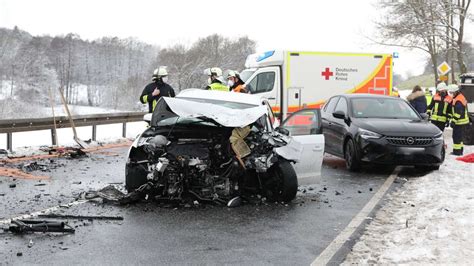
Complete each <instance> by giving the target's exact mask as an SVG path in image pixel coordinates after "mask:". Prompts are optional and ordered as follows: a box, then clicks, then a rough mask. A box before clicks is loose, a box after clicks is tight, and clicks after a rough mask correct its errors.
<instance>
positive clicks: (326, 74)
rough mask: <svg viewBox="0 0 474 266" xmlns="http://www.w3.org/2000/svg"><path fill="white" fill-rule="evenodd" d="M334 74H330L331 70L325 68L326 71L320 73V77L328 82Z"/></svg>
mask: <svg viewBox="0 0 474 266" xmlns="http://www.w3.org/2000/svg"><path fill="white" fill-rule="evenodd" d="M333 75H334V73H333V72H331V70H330V69H329V67H326V70H325V71H323V72H321V76H324V79H325V80H329V77H331V76H333Z"/></svg>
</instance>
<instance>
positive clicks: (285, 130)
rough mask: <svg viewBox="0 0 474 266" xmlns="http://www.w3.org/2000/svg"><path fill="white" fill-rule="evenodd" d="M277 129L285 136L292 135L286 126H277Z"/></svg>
mask: <svg viewBox="0 0 474 266" xmlns="http://www.w3.org/2000/svg"><path fill="white" fill-rule="evenodd" d="M275 131H276V132H278V133H280V134H283V135H285V136H289V135H290V131H289V130H288V129H286V128H282V127H277V128H275Z"/></svg>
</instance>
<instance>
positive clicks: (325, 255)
mask: <svg viewBox="0 0 474 266" xmlns="http://www.w3.org/2000/svg"><path fill="white" fill-rule="evenodd" d="M399 171H400V169H399V167H397V168H395V170H393V172H392V174H391V175H390V176H389V177H388V178H387V180H385V183H383V185H382V186H381V187H380V188H379V190H378V191H377V192H376V193H375V194H374V196H373V197H372V198H371V199H370V201H369V202H367V204H365V206H364V208H363V209H362V210H361V211H360V212H359V213H358V214H357V215H356V216H355V217H354V218H353V219H352V220H351V222H350V223H349V224H348V225H347V227H346V228H345V229H344V230H343V231H342V232H341V233H340V234H339V235H338V236H337V237H336V238H335V239H334V240H333V241H332V242H331V244H329V246H327V247H326V249H324V250H323V252H321V254H319V256H318V257H317V258H316V259H315V260H314V261H313V262H312V263H311V266H316V265H327V264H328V263H329V261H330V260H331V258H332V257H333V256H334V254H336V253H337V252H338V251H339V249H340V248H341V247H342V246H343V245H344V243H346V241H347V240H349V238H350V237H351V235H352V234H353V233H354V232H355V231H356V230H357V228H358V227H359V226H360V225H361V224H362V222H364V220H365V219H367V216H368V215H369V214H370V212H371V211H372V210H373V209H374V207H375V205H377V203H379V201H380V199H382V197H383V196H384V195H385V192H387V190H388V189H389V188H390V186H391V185H392V183H393V181H394V180H395V178H397V175H398V173H399Z"/></svg>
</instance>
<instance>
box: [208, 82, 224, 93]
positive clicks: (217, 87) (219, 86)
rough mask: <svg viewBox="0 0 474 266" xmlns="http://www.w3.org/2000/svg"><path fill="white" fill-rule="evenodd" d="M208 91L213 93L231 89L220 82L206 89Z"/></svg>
mask: <svg viewBox="0 0 474 266" xmlns="http://www.w3.org/2000/svg"><path fill="white" fill-rule="evenodd" d="M206 88H207V89H208V90H213V91H229V87H227V86H226V85H224V84H222V83H220V82H213V83H211V84H210V85H209V86H207V87H206Z"/></svg>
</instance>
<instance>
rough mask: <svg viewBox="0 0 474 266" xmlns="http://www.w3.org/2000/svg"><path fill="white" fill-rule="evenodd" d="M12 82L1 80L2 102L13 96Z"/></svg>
mask: <svg viewBox="0 0 474 266" xmlns="http://www.w3.org/2000/svg"><path fill="white" fill-rule="evenodd" d="M11 85H12V84H11V81H7V80H0V100H3V99H5V98H7V97H9V96H10V94H11Z"/></svg>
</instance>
